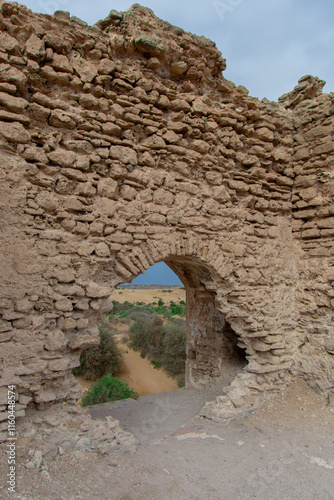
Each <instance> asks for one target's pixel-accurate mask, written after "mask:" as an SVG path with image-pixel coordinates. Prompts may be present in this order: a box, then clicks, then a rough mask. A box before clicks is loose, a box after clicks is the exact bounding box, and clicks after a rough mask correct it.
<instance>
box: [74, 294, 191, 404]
mask: <svg viewBox="0 0 334 500" xmlns="http://www.w3.org/2000/svg"><path fill="white" fill-rule="evenodd" d="M185 315H186V304H185V302H184V301H183V300H181V301H179V302H178V303H175V302H173V301H170V302H169V305H167V304H165V302H164V301H163V300H162V299H158V302H152V303H150V304H144V303H143V302H139V301H137V302H136V303H135V304H132V303H130V302H128V301H125V302H123V303H119V302H116V301H114V302H113V310H112V311H111V312H109V313H107V315H106V316H107V317H106V318H105V321H104V322H103V324H102V325H101V326H100V328H99V336H100V344H99V345H98V346H96V347H92V348H89V349H84V350H83V351H82V353H81V356H80V366H79V367H78V368H74V369H73V374H74V375H81V376H83V377H85V378H86V379H88V380H96V379H101V377H102V379H101V380H104V382H103V384H102V385H101V384H100V380H98V381H97V382H96V383H95V384H94V385H93V386H92V388H91V389H89V391H90V392H88V391H87V392H85V394H84V398H83V400H82V401H84V403H83V404H85V405H91V404H97V402H96V401H97V400H98V402H104V401H101V400H100V399H105V398H106V397H108V398H110V397H114V398H115V399H107V400H106V401H114V400H116V399H121V397H120V393H119V391H120V388H119V386H117V387H116V386H115V384H116V382H112V383H111V380H112V379H109V378H108V379H105V376H106V375H110V376H111V377H112V375H115V374H117V373H118V372H119V371H120V369H121V363H122V354H121V351H120V349H119V348H118V347H117V344H116V341H115V339H114V337H113V334H114V331H115V324H116V323H117V322H119V321H121V322H124V323H127V324H128V325H129V340H130V344H129V345H130V346H131V347H132V348H133V349H134V350H136V351H139V352H140V354H141V356H142V357H143V358H144V357H146V356H147V357H148V358H149V359H150V360H151V363H152V365H153V366H154V368H156V369H159V368H161V367H163V368H164V369H165V370H166V371H167V373H169V374H170V375H172V376H177V377H179V378H180V380H179V384H181V385H180V387H182V384H184V382H182V377H184V370H185V359H186V352H185V351H186V322H185V320H184V319H183V318H184V317H185ZM112 378H113V377H112ZM106 380H107V382H108V383H107V382H106ZM114 380H116V379H114ZM122 383H123V384H125V386H124V385H123V386H122V387H123V389H124V394H127V395H125V396H124V397H133V396H129V395H128V393H127V390H130V391H131V389H129V388H128V387H126V383H125V382H122ZM114 386H115V387H114ZM114 388H115V395H114V392H113V390H114ZM116 389H117V390H116ZM123 389H122V390H123ZM117 391H118V392H117ZM87 393H88V394H87ZM86 398H90V399H89V402H86ZM92 398H93V399H92ZM87 401H88V400H87ZM92 401H94V402H92Z"/></svg>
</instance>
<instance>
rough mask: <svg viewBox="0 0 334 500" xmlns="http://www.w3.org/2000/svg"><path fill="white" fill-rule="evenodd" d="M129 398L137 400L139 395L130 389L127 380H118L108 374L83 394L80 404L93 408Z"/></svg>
mask: <svg viewBox="0 0 334 500" xmlns="http://www.w3.org/2000/svg"><path fill="white" fill-rule="evenodd" d="M127 398H132V399H137V398H138V394H137V393H136V392H135V391H133V390H132V389H130V387H129V386H128V384H127V382H126V381H125V380H117V378H115V377H113V376H112V375H111V373H108V374H107V375H104V377H102V378H101V379H100V380H97V381H96V382H95V384H93V385H92V386H91V387H90V388H89V389H87V391H85V392H84V393H83V396H82V398H81V402H80V404H81V406H91V405H98V404H101V403H108V402H109V401H118V400H120V399H127Z"/></svg>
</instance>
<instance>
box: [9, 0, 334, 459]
mask: <svg viewBox="0 0 334 500" xmlns="http://www.w3.org/2000/svg"><path fill="white" fill-rule="evenodd" d="M15 9H17V11H18V13H20V12H21V7H20V6H15ZM1 12H2V11H1ZM22 16H24V19H25V20H26V22H24V23H23V22H22V20H21V17H20V16H19V15H18V16H12V17H6V18H4V19H2V18H1V17H0V25H1V22H3V23H5V24H4V26H6V30H5V31H4V32H3V33H2V34H1V35H0V45H1V50H2V51H1V61H2V62H0V104H1V107H2V109H1V110H0V121H1V127H0V142H1V144H0V145H1V152H0V154H1V179H0V204H1V213H2V216H1V219H0V233H1V244H2V248H3V251H2V253H1V256H0V262H1V269H2V280H1V283H0V314H1V318H0V343H1V353H2V356H4V358H5V360H6V366H5V372H4V375H3V376H2V379H1V383H0V389H1V387H5V386H6V384H7V383H17V384H18V398H19V400H20V401H22V404H23V405H26V404H29V402H30V399H29V398H31V400H32V401H33V402H34V403H35V404H37V405H39V406H40V407H44V406H45V404H47V405H49V404H51V403H54V402H55V401H67V402H74V401H75V400H77V399H78V398H79V397H80V390H79V388H78V387H77V385H76V383H75V381H74V379H73V377H72V375H71V368H72V367H73V366H77V365H78V362H79V356H80V352H81V350H82V349H83V348H85V347H89V346H93V345H96V344H97V342H98V333H97V328H96V327H97V325H98V324H99V322H100V320H101V317H102V315H103V314H104V312H107V311H108V310H110V308H111V301H112V291H113V289H114V288H115V287H116V286H117V285H118V284H119V283H124V282H129V281H130V280H132V279H133V278H134V277H135V276H136V275H138V274H139V273H140V272H142V271H144V270H145V269H147V268H148V267H149V266H150V265H152V264H154V263H156V262H161V261H165V262H167V263H168V264H169V265H170V267H171V268H172V269H174V270H175V272H176V273H177V274H178V275H179V276H180V278H181V279H182V281H183V282H184V284H185V287H186V289H187V297H188V298H187V301H188V303H187V310H188V312H187V314H188V337H187V361H186V381H187V384H188V385H191V386H194V387H205V386H206V385H207V384H210V383H211V382H212V380H213V379H215V378H217V377H219V376H220V375H221V374H222V373H224V370H225V368H226V366H227V365H226V363H228V362H232V363H233V362H235V361H233V359H234V356H235V355H236V353H237V352H238V353H239V354H240V352H241V353H243V354H244V358H243V360H242V361H239V362H238V363H240V364H238V369H239V375H238V376H237V377H236V379H235V380H234V382H233V383H232V385H231V386H230V387H229V388H227V389H226V395H225V396H223V397H221V399H219V398H218V399H217V401H215V402H213V403H211V404H210V405H207V407H206V410H205V411H206V415H207V416H213V417H214V418H225V417H226V416H227V417H228V418H229V417H233V416H235V415H236V414H237V413H240V412H241V411H243V410H249V409H251V408H253V407H254V406H257V405H258V403H259V397H260V396H259V394H266V392H267V390H268V391H270V392H271V391H272V392H275V391H276V390H279V388H280V387H282V386H283V385H284V384H285V383H288V382H289V379H290V376H291V375H295V374H297V375H298V374H299V375H302V376H303V377H304V378H305V380H307V381H308V382H309V383H310V384H313V386H315V385H316V386H317V387H318V388H320V389H324V388H326V387H329V386H331V385H332V379H333V369H334V365H333V363H334V358H333V346H332V336H333V335H332V333H333V331H334V330H333V328H334V324H333V314H332V308H333V303H334V292H333V283H334V271H333V255H334V250H333V249H334V222H333V219H334V209H333V196H334V187H333V177H334V173H333V168H334V149H333V140H332V138H333V135H334V128H333V119H332V118H333V105H332V96H330V95H326V94H324V95H322V94H321V89H322V86H323V82H322V81H320V80H319V79H317V78H315V77H310V76H307V77H304V78H302V79H301V80H300V81H299V84H298V86H297V87H296V89H294V90H293V91H292V92H291V93H290V94H288V95H286V96H284V97H283V98H282V99H281V100H280V103H281V104H279V105H277V104H276V105H275V104H272V103H269V102H266V101H258V100H257V99H255V98H251V97H249V96H248V92H247V90H246V89H245V88H244V87H235V85H234V84H233V83H232V82H228V81H227V80H225V79H224V78H223V77H222V75H221V74H220V70H221V69H223V68H225V60H224V59H222V57H221V54H220V53H219V51H217V49H216V48H215V46H214V44H213V43H212V42H210V41H208V40H205V39H204V38H198V37H194V36H192V35H191V34H183V33H182V32H181V31H178V30H176V29H174V28H173V27H171V26H170V25H165V24H164V23H163V21H160V20H158V19H157V18H156V17H155V16H154V14H153V12H152V11H150V10H149V9H145V8H143V7H140V6H138V5H135V6H134V7H133V8H131V9H130V10H129V11H127V12H125V13H121V14H119V13H115V12H113V11H112V13H110V15H109V16H108V17H107V19H106V20H104V21H102V22H100V23H98V27H93V28H90V27H88V26H86V25H83V24H82V23H78V22H77V21H73V22H72V21H71V20H70V17H69V15H68V14H66V13H61V12H58V13H57V14H56V15H55V16H53V17H52V21H51V20H50V19H49V18H48V19H46V18H45V19H44V17H43V16H42V17H41V16H37V17H36V16H35V15H34V14H33V13H31V12H30V11H28V10H25V11H24V13H22ZM18 20H20V25H19V27H18V25H17V23H18ZM44 22H45V23H46V24H45V26H47V28H46V27H43V28H42V27H41V26H42V25H41V23H44ZM1 26H2V25H1ZM43 26H44V25H43ZM120 26H121V27H120ZM110 27H111V31H109V28H110ZM18 28H19V29H18ZM97 30H99V31H97ZM184 37H185V38H184ZM203 61H204V62H203ZM285 108H289V109H288V111H287V110H286V109H285ZM92 325H95V328H92ZM236 346H238V347H239V349H241V351H237V348H236ZM21 377H22V378H23V379H24V380H21ZM60 380H61V382H60ZM0 394H1V392H0ZM28 394H29V396H28ZM20 404H21V403H20ZM20 411H24V408H22V409H21V408H20ZM78 411H79V410H78ZM1 418H2V417H1V415H0V420H1ZM50 421H51V420H50ZM57 425H58V424H56V426H57ZM91 438H92V439H93V437H92V436H91ZM78 439H81V438H79V437H78ZM94 439H95V438H94ZM85 443H86V444H85ZM86 445H87V446H89V444H87V442H86V441H85V440H83V441H80V448H81V447H85V446H86ZM49 452H50V453H51V454H52V453H53V451H52V449H51V450H49V451H46V453H49ZM37 458H38V457H37Z"/></svg>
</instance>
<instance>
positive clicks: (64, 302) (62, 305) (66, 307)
mask: <svg viewBox="0 0 334 500" xmlns="http://www.w3.org/2000/svg"><path fill="white" fill-rule="evenodd" d="M55 308H56V310H57V311H62V312H70V311H73V305H72V301H71V300H69V299H65V298H64V299H61V300H57V301H56V303H55Z"/></svg>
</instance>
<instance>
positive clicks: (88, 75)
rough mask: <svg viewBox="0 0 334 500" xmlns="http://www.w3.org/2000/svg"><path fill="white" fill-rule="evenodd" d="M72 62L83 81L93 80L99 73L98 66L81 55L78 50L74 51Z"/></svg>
mask: <svg viewBox="0 0 334 500" xmlns="http://www.w3.org/2000/svg"><path fill="white" fill-rule="evenodd" d="M70 63H71V65H72V67H73V68H74V69H75V71H76V72H77V73H78V74H79V76H80V78H81V80H82V81H83V82H86V83H88V82H91V81H92V80H93V78H95V76H97V74H98V73H97V68H96V67H95V66H94V65H93V64H91V63H90V62H88V61H86V60H85V59H83V58H82V57H80V56H79V54H78V53H77V52H75V53H73V56H72V57H71V58H70Z"/></svg>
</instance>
